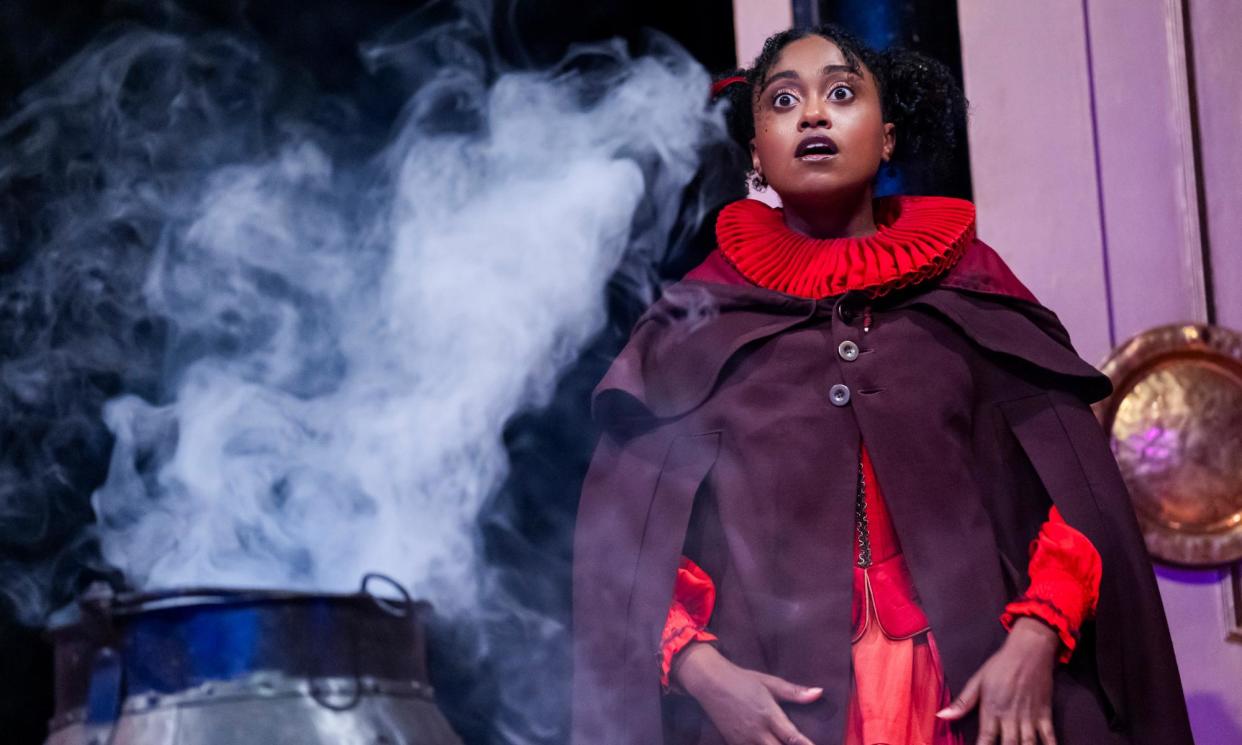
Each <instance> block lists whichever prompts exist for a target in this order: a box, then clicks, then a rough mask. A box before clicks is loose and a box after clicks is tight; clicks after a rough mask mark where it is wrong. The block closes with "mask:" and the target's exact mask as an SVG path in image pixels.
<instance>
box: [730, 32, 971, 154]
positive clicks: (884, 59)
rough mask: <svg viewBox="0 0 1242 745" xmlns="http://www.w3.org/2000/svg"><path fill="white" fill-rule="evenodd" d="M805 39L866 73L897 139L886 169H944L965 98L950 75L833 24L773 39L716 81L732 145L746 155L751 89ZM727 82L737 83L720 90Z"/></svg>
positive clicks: (960, 127) (961, 124)
mask: <svg viewBox="0 0 1242 745" xmlns="http://www.w3.org/2000/svg"><path fill="white" fill-rule="evenodd" d="M808 36H820V37H823V38H824V39H827V40H828V41H831V42H832V43H833V44H836V45H837V48H838V49H840V50H841V54H842V55H843V56H844V57H845V61H846V62H847V63H848V64H850V65H859V64H861V65H862V66H863V67H865V68H866V69H868V70H870V71H871V74H872V76H873V77H874V78H875V81H876V85H877V87H878V88H879V92H880V107H881V112H882V114H883V117H884V121H886V122H892V123H893V125H894V127H895V130H896V133H897V142H896V147H895V149H894V150H893V154H892V158H891V160H890V162H889V165H890V166H891V167H893V168H895V169H909V170H914V171H918V172H921V173H923V174H928V175H930V176H933V177H934V175H935V174H939V173H940V172H942V171H944V170H946V169H947V167H948V166H949V162H950V160H951V159H952V158H953V157H954V154H955V152H956V151H957V147H958V145H959V143H960V142H961V141H962V140H963V137H962V135H963V134H964V132H965V126H966V107H967V102H966V96H965V95H964V94H963V93H962V89H961V86H959V85H958V84H957V80H956V79H955V78H954V77H953V73H952V72H950V71H949V68H948V67H947V66H946V65H944V64H943V63H942V62H940V61H938V60H935V59H932V58H931V57H928V56H927V55H924V54H921V53H919V52H915V51H913V50H910V49H902V48H892V49H885V50H876V49H872V48H871V47H869V46H867V45H866V44H865V43H863V42H862V41H861V40H859V39H858V38H857V37H855V36H854V35H853V34H851V33H849V32H848V31H846V30H845V29H843V28H840V27H839V26H835V25H833V24H824V25H821V26H813V27H809V28H792V29H789V30H787V31H781V32H780V33H777V34H774V35H772V36H770V37H768V39H767V41H765V42H764V44H763V50H762V51H761V52H760V53H759V56H758V57H756V58H755V61H754V63H753V64H752V65H751V66H750V67H749V68H746V69H740V70H733V71H731V72H729V73H727V74H725V75H721V76H719V77H717V84H718V85H723V88H722V89H721V90H720V92H719V94H718V95H717V96H716V99H725V100H727V102H728V106H727V109H726V112H725V120H726V123H727V125H728V128H729V134H730V136H731V137H732V138H733V140H735V141H736V142H737V144H738V145H740V146H741V147H742V148H743V149H744V150H746V151H747V152H748V153H749V150H750V141H751V139H752V138H754V136H755V118H754V109H753V106H754V97H755V96H756V95H757V91H756V90H755V87H756V86H757V85H759V84H760V83H761V82H762V81H763V80H764V79H765V78H766V77H767V74H768V72H769V71H770V70H771V68H772V65H773V64H775V63H776V60H777V58H778V57H779V56H780V53H781V50H783V49H784V48H785V47H786V46H788V45H789V44H790V43H791V42H794V41H797V40H798V39H803V38H806V37H808ZM729 78H741V80H738V81H736V82H732V83H729V84H727V85H724V82H725V81H726V80H728V79H729Z"/></svg>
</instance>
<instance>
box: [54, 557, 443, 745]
mask: <svg viewBox="0 0 1242 745" xmlns="http://www.w3.org/2000/svg"><path fill="white" fill-rule="evenodd" d="M376 580H386V578H383V577H380V576H379V575H368V576H367V578H365V579H364V580H363V587H362V591H360V592H359V593H356V594H352V595H328V594H311V593H298V592H279V591H267V590H258V591H241V590H220V589H210V588H209V589H183V590H177V591H169V592H157V593H145V594H131V595H115V596H114V595H112V594H111V592H108V591H106V590H103V591H100V590H95V591H92V592H88V593H87V595H86V596H84V598H83V599H82V600H81V601H80V602H79V603H78V605H77V606H76V608H75V609H74V612H73V613H71V614H69V617H67V618H64V619H60V620H59V621H57V622H55V623H54V624H53V625H52V626H51V628H50V629H49V634H50V636H51V637H52V640H53V642H54V645H55V664H56V676H55V685H56V710H55V715H54V717H53V719H52V722H51V726H50V730H51V734H50V735H49V737H48V740H47V745H83V744H84V743H96V744H97V745H173V743H176V745H226V744H227V745H242V744H244V743H263V744H264V745H269V744H270V745H283V744H285V743H289V744H292V743H297V744H298V745H317V744H319V743H322V744H323V745H328V744H329V743H331V744H332V745H353V744H355V743H356V744H358V745H361V744H362V743H367V744H368V745H379V744H381V743H386V744H389V745H460V740H459V739H458V738H457V736H456V735H455V734H454V733H453V731H452V729H451V728H450V727H449V724H448V722H447V721H446V720H445V718H444V716H443V715H442V714H441V712H440V711H439V709H438V708H436V705H435V701H434V697H433V694H432V689H431V686H430V683H429V681H428V678H427V668H426V661H425V652H424V636H423V630H422V625H421V621H420V616H424V615H425V614H426V613H427V612H428V611H429V606H428V605H427V604H426V603H422V602H416V601H413V600H411V599H410V598H409V596H408V595H406V594H405V592H404V590H401V589H400V587H399V586H398V585H396V583H393V582H391V581H390V580H388V582H389V584H391V585H392V586H393V587H394V588H395V589H396V590H397V591H398V594H399V595H400V598H399V599H396V600H392V599H387V598H383V597H378V596H376V595H375V594H372V593H371V592H370V590H369V587H368V585H372V584H375V581H376Z"/></svg>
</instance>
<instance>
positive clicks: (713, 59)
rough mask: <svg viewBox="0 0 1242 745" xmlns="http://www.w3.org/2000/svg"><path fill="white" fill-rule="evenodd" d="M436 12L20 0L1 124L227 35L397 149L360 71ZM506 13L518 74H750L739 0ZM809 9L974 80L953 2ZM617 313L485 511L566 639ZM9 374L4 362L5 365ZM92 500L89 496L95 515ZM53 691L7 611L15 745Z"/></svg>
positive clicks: (53, 543) (734, 193) (485, 671)
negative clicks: (57, 87) (109, 55)
mask: <svg viewBox="0 0 1242 745" xmlns="http://www.w3.org/2000/svg"><path fill="white" fill-rule="evenodd" d="M428 4H429V3H427V2H420V1H418V0H350V1H349V2H342V1H341V0H299V1H298V2H293V0H249V1H246V0H180V2H178V3H177V4H176V5H173V4H171V3H160V2H142V1H138V0H128V1H125V0H122V1H118V0H111V1H104V0H5V2H3V3H0V118H2V117H3V116H5V115H7V114H8V113H10V112H12V111H13V110H14V108H15V107H17V106H18V105H19V103H20V96H21V93H22V91H23V90H25V89H26V88H27V87H29V86H30V85H32V84H33V83H35V82H37V81H38V80H40V79H41V78H43V77H45V76H46V75H48V74H49V73H51V72H52V71H53V70H55V69H56V68H57V67H58V66H59V65H60V64H62V63H63V62H64V61H65V60H66V59H68V58H69V57H70V56H71V55H72V54H74V53H75V52H76V51H77V50H79V49H81V48H82V47H83V46H84V45H85V44H86V43H87V42H89V41H90V40H91V39H93V38H95V37H96V36H97V35H98V34H99V33H100V32H101V31H103V30H105V29H106V28H108V27H109V26H110V25H112V24H115V23H118V22H123V21H125V22H139V23H144V24H147V25H150V26H154V27H160V28H172V29H177V30H182V29H192V30H205V29H212V28H223V29H230V30H233V31H236V32H238V33H243V34H245V35H247V36H250V37H251V38H257V39H259V40H261V42H262V43H263V44H264V45H265V46H267V47H268V48H269V49H271V50H272V52H273V53H274V54H275V56H276V57H277V58H278V59H280V60H281V61H282V62H283V63H285V64H287V65H288V66H289V67H291V68H295V69H303V70H306V71H307V72H308V73H309V74H310V75H311V76H313V78H314V80H315V81H316V83H317V85H318V86H319V87H320V88H322V89H323V90H325V91H328V92H331V93H335V94H339V95H342V96H345V97H348V98H349V99H351V100H352V101H354V102H355V104H356V105H357V106H358V108H359V110H360V111H361V112H362V113H363V115H364V117H363V119H364V122H365V123H366V125H367V126H370V127H373V128H374V130H375V132H376V133H377V134H378V135H382V133H383V132H384V131H385V130H386V128H387V127H388V126H389V125H391V124H392V123H393V121H394V120H395V118H396V117H397V115H398V112H399V108H400V106H401V103H402V98H401V96H400V95H398V94H394V87H393V86H392V85H390V83H391V81H385V80H384V79H383V78H382V76H381V77H379V78H377V77H375V76H370V75H368V74H367V73H366V71H365V70H364V69H363V67H362V65H361V64H360V62H359V59H358V56H357V50H358V46H359V44H360V43H361V42H364V41H366V40H368V39H372V38H374V37H375V36H376V35H377V34H378V33H380V32H381V31H382V30H384V29H386V28H389V27H391V26H392V25H393V24H396V23H398V22H399V21H400V20H401V19H402V18H403V17H406V16H407V15H408V14H409V13H411V12H412V11H415V10H418V9H419V8H421V7H423V6H425V5H428ZM496 5H497V6H498V7H497V8H496V9H495V27H496V29H497V36H496V42H497V44H498V47H499V51H500V54H501V55H502V56H503V57H504V59H505V61H506V62H507V63H508V64H509V65H511V66H514V67H540V66H546V65H549V64H551V63H553V62H555V61H557V60H558V59H559V58H560V57H561V56H562V55H563V54H564V52H565V51H566V49H567V47H568V46H569V45H570V44H572V43H574V42H582V41H594V40H602V39H607V38H611V37H616V36H620V37H623V38H626V39H629V40H631V42H632V44H633V45H635V46H641V39H642V38H643V36H644V33H645V30H646V29H657V30H659V31H661V32H663V33H665V34H667V35H669V36H671V37H672V38H674V39H675V40H676V41H678V42H679V43H680V44H681V45H682V46H684V47H685V48H686V49H687V50H688V51H689V52H690V53H691V54H692V55H693V56H694V57H695V58H696V59H698V60H699V61H700V62H701V63H702V64H703V65H704V66H705V67H706V68H707V69H708V70H709V71H711V72H712V73H721V72H725V71H727V70H730V69H732V68H734V67H735V66H736V62H735V59H734V39H733V17H732V4H731V3H730V2H728V1H727V0H658V1H657V0H637V1H636V0H601V1H598V2H586V3H584V2H580V1H575V0H507V1H506V0H498V2H497V3H496ZM794 5H795V10H796V11H797V15H798V20H805V21H813V20H824V21H836V22H840V23H842V24H843V25H845V26H847V27H848V28H850V29H851V30H853V31H854V32H855V33H857V34H859V35H860V36H862V37H863V38H864V39H865V40H866V41H868V42H869V43H871V44H873V45H877V46H887V45H889V44H900V45H904V46H910V47H914V48H917V49H920V50H921V51H924V52H926V53H928V54H931V55H932V56H935V57H937V58H939V59H941V60H942V61H944V62H946V63H947V64H949V65H950V66H951V67H952V68H953V69H954V70H955V71H956V72H957V74H958V75H959V78H960V53H959V49H958V39H957V16H956V8H955V4H954V3H953V2H946V1H945V0H895V1H890V2H882V1H879V0H822V1H821V2H819V3H818V4H816V3H815V2H814V0H805V1H801V2H797V1H796V2H795V4H794ZM747 62H748V61H747ZM959 156H960V157H958V158H957V159H956V162H957V163H958V164H959V167H958V168H957V169H956V170H955V171H954V172H953V173H951V174H949V175H948V176H947V178H946V179H944V180H943V181H942V182H941V183H940V184H938V185H937V186H936V188H935V189H934V190H935V191H937V192H939V193H945V194H952V195H957V196H969V193H970V185H969V169H968V162H967V160H966V151H965V147H963V148H962V150H961V153H960V154H959ZM0 166H2V164H0ZM706 180H709V177H705V181H706ZM898 186H900V185H898ZM692 188H695V189H698V190H700V193H703V194H708V195H709V196H710V199H709V202H715V203H716V204H722V203H723V201H725V200H727V199H732V198H737V197H738V196H740V195H741V194H740V192H739V191H738V189H739V186H738V184H736V183H733V184H713V183H697V184H695V185H693V186H692ZM2 196H3V195H0V197H2ZM0 227H3V226H0ZM691 235H692V238H691V239H690V240H689V241H688V242H687V243H686V245H685V246H683V247H681V249H680V250H679V251H677V252H675V253H674V256H673V257H672V260H671V261H670V262H669V264H668V265H666V266H662V267H656V268H654V271H655V272H656V273H657V274H659V275H660V276H661V278H662V279H672V278H675V277H676V276H678V275H679V274H680V273H682V272H684V271H685V270H686V269H687V268H689V266H691V265H693V263H695V261H696V260H697V259H698V258H700V257H701V256H702V255H704V254H705V252H706V251H707V250H709V249H710V247H711V225H710V220H709V221H708V222H707V223H705V224H704V226H703V228H702V229H701V230H698V231H691ZM11 269H12V267H10V266H7V265H5V263H4V262H0V285H2V284H3V283H4V282H5V281H6V280H7V279H9V278H11V276H12V272H11ZM6 275H7V276H6ZM609 307H610V323H609V324H608V327H607V328H606V330H605V331H604V332H602V333H601V335H600V336H599V337H598V338H597V339H596V340H595V341H594V343H593V344H592V345H591V346H590V347H589V349H588V350H587V351H586V352H585V353H584V354H583V356H582V358H581V360H580V361H579V363H578V364H577V365H576V366H574V367H573V368H571V369H570V370H569V371H568V372H567V373H566V375H565V376H564V378H563V379H562V381H561V383H560V385H559V387H558V392H557V395H556V397H555V398H554V400H553V402H552V403H551V404H550V405H549V406H548V407H547V408H546V409H544V410H542V411H537V412H530V413H527V414H524V415H521V416H519V417H516V418H515V419H514V420H513V421H511V422H510V423H509V425H508V426H507V427H506V431H505V442H506V445H507V447H508V449H509V452H510V457H511V459H512V463H513V469H512V473H511V476H510V478H509V479H508V480H507V482H506V483H505V485H504V486H503V487H502V488H501V489H500V491H499V492H498V493H497V495H496V496H495V498H494V499H493V500H492V501H491V503H490V504H489V505H488V507H487V508H486V509H485V510H484V512H483V515H482V517H481V519H480V526H479V527H480V536H481V538H480V540H481V543H482V546H483V551H484V555H485V556H486V557H487V559H488V560H489V561H490V562H491V563H493V564H494V565H496V566H498V567H503V569H502V574H501V576H502V585H503V586H504V588H503V589H504V591H505V593H506V595H507V597H506V598H505V602H512V600H513V598H520V599H521V602H522V603H523V604H524V605H525V606H526V607H527V608H529V609H530V610H531V611H532V612H534V613H536V614H541V615H544V616H551V617H553V618H556V619H558V620H560V621H562V622H564V623H566V624H567V623H568V617H569V605H568V602H569V599H568V587H569V561H570V534H571V529H572V520H573V515H574V512H575V509H576V504H577V497H578V490H579V484H580V481H581V477H582V474H583V473H584V472H585V469H586V463H587V460H588V459H589V457H590V451H591V449H592V447H593V444H594V442H593V441H594V437H593V434H592V433H593V429H592V428H591V424H590V422H589V420H588V419H587V415H586V414H587V406H586V401H587V396H588V394H589V392H590V390H591V388H592V387H593V386H594V384H595V382H596V381H598V380H599V378H600V377H601V376H602V374H603V372H604V370H605V369H606V367H607V364H608V362H609V361H610V360H611V358H612V357H613V356H614V355H615V353H616V351H617V350H618V349H619V348H620V345H621V344H622V343H623V342H624V339H625V337H626V335H627V334H628V329H629V328H630V326H631V325H632V322H633V320H634V319H635V317H636V316H637V314H638V313H639V312H641V310H642V308H641V304H640V303H638V302H636V301H635V299H634V298H633V297H632V296H631V295H629V294H628V293H627V291H626V290H625V288H623V287H618V286H615V285H614V286H611V287H610V292H609ZM3 361H4V353H3V350H0V365H2V364H3ZM0 430H4V431H3V432H2V433H0V447H3V443H4V442H5V441H6V438H20V437H24V436H27V435H28V434H29V433H22V432H11V431H7V430H8V428H6V427H5V425H4V423H3V422H0ZM584 433H586V434H585V435H584ZM10 441H11V440H10ZM97 460H100V459H97ZM79 467H80V470H81V472H82V474H83V476H82V479H81V482H80V483H82V484H87V485H89V484H92V483H94V484H97V483H98V482H99V480H101V479H102V477H103V474H104V470H103V469H105V468H106V459H103V460H102V462H95V463H83V464H79ZM92 489H93V486H89V487H83V488H82V491H83V493H82V502H83V504H87V500H88V498H89V494H90V491H91V490H92ZM2 515H3V511H2V510H0V516H2ZM89 519H90V516H89V511H88V510H87V509H83V510H82V511H81V512H80V513H79V514H75V515H68V516H65V517H64V521H65V523H66V524H64V525H60V526H57V530H56V531H54V536H53V538H52V539H48V540H43V541H41V542H39V544H38V547H37V548H36V549H32V548H31V545H30V544H29V543H24V542H23V541H22V540H21V537H20V536H19V537H9V536H7V535H6V533H5V531H4V530H2V529H0V558H8V557H9V556H12V555H20V554H21V552H23V551H25V552H29V551H31V550H38V551H53V552H54V551H55V550H56V549H57V540H63V541H67V540H68V537H69V536H71V535H72V534H73V533H75V532H76V530H77V528H78V527H79V526H80V525H81V524H82V523H84V522H85V521H87V520H89ZM55 536H59V537H60V538H56V537H55ZM72 589H73V588H72V587H69V588H67V593H66V597H64V598H60V600H62V601H64V600H68V595H71V594H72ZM489 633H504V632H503V631H499V632H498V631H497V630H492V631H491V632H489ZM437 639H438V640H439V641H437ZM458 643H461V642H460V641H459V640H456V639H455V638H453V635H452V633H451V631H447V630H443V629H441V630H439V631H437V632H435V633H434V634H433V649H432V657H433V659H432V663H433V673H434V674H435V676H436V681H435V682H436V683H437V685H438V687H439V690H440V692H441V697H442V701H443V703H444V706H445V708H446V710H447V712H448V714H449V716H450V718H451V719H452V720H453V722H454V724H455V725H456V726H457V728H458V729H459V730H460V731H461V733H462V734H463V736H464V737H465V739H466V740H467V742H469V743H472V744H474V743H485V742H488V743H491V742H500V741H499V740H498V739H496V735H495V734H494V733H493V732H492V731H490V729H489V721H488V711H489V709H490V707H491V706H492V704H493V703H494V698H495V696H496V688H495V685H494V684H490V683H489V682H488V680H489V678H495V677H497V676H500V675H502V674H505V671H504V669H503V668H504V667H505V666H504V665H503V664H498V663H496V664H493V665H492V666H489V663H486V662H484V663H480V664H481V666H482V667H481V668H480V667H478V666H476V667H474V668H471V669H465V668H462V667H460V666H457V665H454V663H453V659H452V658H453V655H452V650H453V648H454V645H455V644H458ZM567 643H568V640H567V639H557V640H552V643H551V644H550V645H547V648H546V649H544V650H542V651H540V652H539V654H540V655H542V661H543V662H544V663H545V669H544V670H543V672H542V673H541V674H542V675H543V676H549V675H550V677H546V679H550V680H555V681H560V682H561V683H562V685H561V686H560V687H559V688H557V690H555V691H550V692H547V696H548V699H549V700H550V701H551V702H552V703H553V708H554V709H558V710H559V711H558V712H557V714H556V716H560V717H562V718H563V717H566V716H567V712H566V711H564V710H563V709H561V707H560V706H559V703H563V702H565V701H567V696H568V693H567V691H568V689H567V683H568V676H569V667H568V655H567V652H568V649H567V646H566V645H567ZM531 659H532V660H534V659H536V655H532V658H531ZM549 671H550V673H549ZM50 691H51V654H50V648H49V647H48V645H47V644H46V642H45V641H44V640H43V639H42V636H41V634H40V632H39V631H38V630H30V629H23V628H21V627H19V626H17V625H16V624H15V623H13V622H12V619H11V613H10V609H8V608H4V607H0V740H2V741H3V742H5V743H12V744H13V745H25V744H26V743H32V744H33V743H38V742H41V741H42V739H43V737H44V736H45V722H46V720H47V718H48V717H49V716H50V713H51V695H50ZM560 724H561V725H563V724H564V722H563V721H562V722H561V723H560ZM562 732H563V726H562ZM562 739H563V737H562V738H558V739H553V740H550V742H557V741H560V740H562Z"/></svg>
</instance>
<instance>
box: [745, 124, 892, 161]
mask: <svg viewBox="0 0 1242 745" xmlns="http://www.w3.org/2000/svg"><path fill="white" fill-rule="evenodd" d="M895 147H897V127H896V126H894V125H893V123H892V122H884V151H883V152H884V156H883V157H884V162H885V163H887V162H888V161H889V159H891V158H892V157H893V148H895ZM751 149H752V150H753V149H754V147H753V146H752V147H751Z"/></svg>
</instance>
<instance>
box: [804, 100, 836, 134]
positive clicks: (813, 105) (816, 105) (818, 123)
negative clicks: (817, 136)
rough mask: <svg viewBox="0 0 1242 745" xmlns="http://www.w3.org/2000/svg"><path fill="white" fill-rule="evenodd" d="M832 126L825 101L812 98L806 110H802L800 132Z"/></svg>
mask: <svg viewBox="0 0 1242 745" xmlns="http://www.w3.org/2000/svg"><path fill="white" fill-rule="evenodd" d="M831 126H832V124H831V123H830V122H829V121H828V107H827V106H826V105H825V103H824V101H823V100H822V99H819V98H812V99H811V100H810V101H808V102H807V104H806V108H804V109H802V119H801V120H800V121H799V122H798V130H799V131H802V130H806V129H815V128H816V127H825V128H827V127H831Z"/></svg>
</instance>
